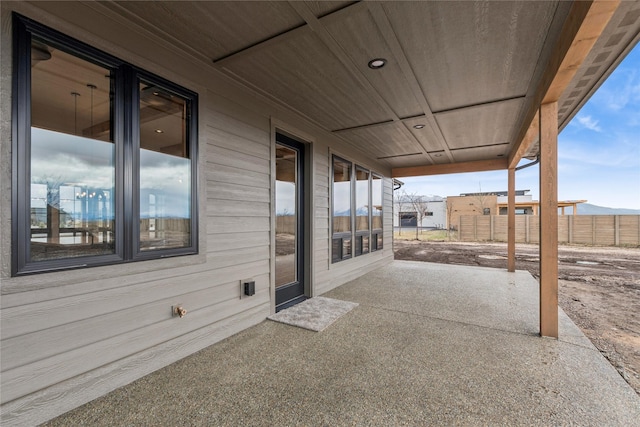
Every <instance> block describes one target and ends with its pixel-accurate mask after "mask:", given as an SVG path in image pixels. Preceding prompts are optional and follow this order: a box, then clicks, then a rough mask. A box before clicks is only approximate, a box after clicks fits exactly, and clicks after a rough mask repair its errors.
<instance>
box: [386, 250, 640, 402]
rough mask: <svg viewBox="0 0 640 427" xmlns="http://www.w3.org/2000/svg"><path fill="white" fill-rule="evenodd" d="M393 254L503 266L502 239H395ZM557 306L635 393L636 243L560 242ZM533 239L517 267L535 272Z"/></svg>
mask: <svg viewBox="0 0 640 427" xmlns="http://www.w3.org/2000/svg"><path fill="white" fill-rule="evenodd" d="M394 252H395V259H400V260H411V261H428V262H438V263H444V264H460V265H478V266H483V267H496V268H506V262H507V245H506V243H467V242H448V241H445V242H433V241H417V240H400V239H395V240H394ZM558 257H559V265H558V267H559V279H560V280H559V291H558V292H559V303H560V307H562V309H563V310H564V311H565V312H566V313H567V315H569V317H570V318H571V319H572V320H573V321H574V322H575V323H576V325H578V327H580V329H582V331H583V332H584V334H585V335H586V336H587V337H589V339H590V340H591V342H593V344H594V345H595V346H596V347H597V348H598V349H599V350H600V352H601V353H602V354H603V355H604V356H605V357H606V358H607V359H608V360H609V361H610V362H611V364H612V365H613V366H614V367H615V368H616V369H617V370H618V372H619V373H620V375H622V377H623V378H624V379H625V380H626V381H627V382H628V383H629V384H630V385H631V386H632V387H633V388H634V389H635V391H636V393H638V394H640V248H617V247H584V246H560V247H559V253H558ZM539 267H540V266H539V257H538V246H537V245H526V244H518V245H516V268H517V269H518V270H528V271H529V272H530V273H531V274H532V275H533V276H534V277H536V278H538V277H539Z"/></svg>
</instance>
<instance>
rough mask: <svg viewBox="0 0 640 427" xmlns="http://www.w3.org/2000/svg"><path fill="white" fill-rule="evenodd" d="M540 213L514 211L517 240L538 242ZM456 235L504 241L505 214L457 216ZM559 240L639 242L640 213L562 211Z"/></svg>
mask: <svg viewBox="0 0 640 427" xmlns="http://www.w3.org/2000/svg"><path fill="white" fill-rule="evenodd" d="M539 220H540V217H538V216H535V215H516V242H519V243H538V242H539V240H540V226H539V225H540V223H539ZM458 231H459V233H458V236H459V237H458V238H459V239H460V240H462V241H490V240H494V241H500V242H506V241H507V215H482V216H480V215H465V216H461V217H460V224H459V226H458ZM558 242H560V243H578V244H585V245H603V246H620V245H632V246H638V245H640V215H561V216H558Z"/></svg>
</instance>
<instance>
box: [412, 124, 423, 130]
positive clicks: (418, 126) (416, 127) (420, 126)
mask: <svg viewBox="0 0 640 427" xmlns="http://www.w3.org/2000/svg"><path fill="white" fill-rule="evenodd" d="M413 128H414V129H422V128H424V125H413Z"/></svg>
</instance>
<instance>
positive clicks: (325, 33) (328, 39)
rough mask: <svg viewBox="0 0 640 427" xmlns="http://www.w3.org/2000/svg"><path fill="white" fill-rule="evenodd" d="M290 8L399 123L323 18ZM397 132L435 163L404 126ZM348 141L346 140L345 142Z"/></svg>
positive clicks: (300, 5) (293, 3)
mask: <svg viewBox="0 0 640 427" xmlns="http://www.w3.org/2000/svg"><path fill="white" fill-rule="evenodd" d="M289 4H290V5H291V7H293V8H294V9H295V11H296V12H297V13H298V15H300V17H301V18H302V19H304V20H305V22H306V23H307V24H308V26H309V28H311V30H312V31H313V32H314V33H315V34H316V35H317V36H318V37H319V38H320V40H322V42H323V43H324V44H325V46H327V48H329V50H330V51H331V53H333V55H334V56H335V57H336V58H337V59H338V60H339V61H340V62H341V63H342V65H343V66H344V67H345V68H346V69H347V70H348V71H349V73H350V75H351V76H352V77H353V78H354V79H355V80H356V81H357V82H358V83H359V84H360V85H361V86H362V87H363V88H365V89H366V91H367V92H368V93H369V94H371V97H372V98H373V100H374V101H375V102H376V104H378V105H379V106H380V107H381V108H382V109H383V110H384V112H385V113H386V114H387V115H388V117H390V118H391V120H392V121H393V122H399V121H400V117H398V115H397V114H396V113H395V111H393V109H392V108H391V107H390V106H389V104H388V103H387V101H386V100H385V99H384V98H383V97H382V95H380V93H379V92H378V91H377V90H376V88H375V87H374V86H373V84H372V83H371V82H370V81H369V79H367V77H366V76H365V75H364V73H363V72H362V71H361V70H360V68H359V67H358V65H357V64H355V63H354V62H353V59H352V58H351V57H350V56H349V54H348V53H347V52H345V50H344V49H343V48H342V46H341V45H340V43H339V42H338V41H337V40H336V39H335V38H334V37H333V36H332V35H331V33H330V32H329V30H327V28H326V27H325V26H324V24H323V23H322V19H323V18H324V17H323V18H320V19H318V18H316V16H315V15H314V14H313V12H312V11H311V9H310V8H309V6H308V5H307V4H306V3H304V2H298V1H291V0H290V1H289ZM361 7H365V6H364V5H363V3H356V4H355V5H353V6H349V7H345V8H344V9H341V10H340V11H339V12H338V13H348V12H352V11H355V10H358V9H357V8H361ZM399 130H400V131H401V132H402V133H403V134H404V135H405V137H406V138H407V139H410V140H411V139H412V140H414V141H415V142H416V143H417V144H418V146H419V147H420V148H421V149H422V151H423V154H424V155H425V156H426V157H427V158H428V159H429V161H430V162H431V163H435V162H434V161H433V159H432V158H431V155H430V154H429V153H428V152H427V149H426V148H424V147H423V146H422V144H420V141H419V140H418V139H417V138H416V136H415V135H414V134H413V133H411V131H409V129H407V127H406V126H401V127H400V128H399ZM347 141H348V140H347Z"/></svg>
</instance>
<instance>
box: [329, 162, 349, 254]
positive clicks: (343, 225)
mask: <svg viewBox="0 0 640 427" xmlns="http://www.w3.org/2000/svg"><path fill="white" fill-rule="evenodd" d="M332 222H333V232H334V233H345V232H346V233H348V232H350V231H351V162H347V161H345V160H342V159H340V158H339V157H334V158H333V221H332ZM349 252H350V251H349Z"/></svg>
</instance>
